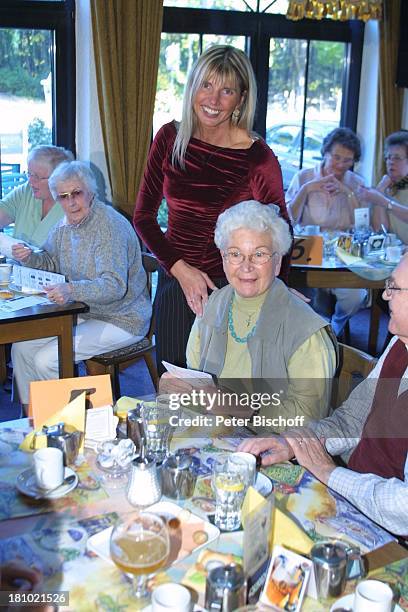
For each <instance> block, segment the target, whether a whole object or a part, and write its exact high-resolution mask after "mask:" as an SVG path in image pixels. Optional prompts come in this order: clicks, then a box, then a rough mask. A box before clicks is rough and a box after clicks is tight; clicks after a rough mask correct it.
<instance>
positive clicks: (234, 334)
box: [228, 294, 258, 344]
mask: <svg viewBox="0 0 408 612" xmlns="http://www.w3.org/2000/svg"><path fill="white" fill-rule="evenodd" d="M234 299H235V297H234V294H232V298H231V301H230V305H229V308H228V329H229V330H230V333H231V336H232V337H233V338H234V340H235V342H240V343H241V344H245V343H246V342H248V340H249V338H252V336H253V335H254V333H255V329H256V326H257V323H258V321H256V323H255V325H254V326H253V328H252V329H251V331H250V332H249V333H248V334H247V335H246V336H244V337H243V338H241V336H238V334H237V332H236V331H235V327H234V320H233V318H232V306H233V303H234Z"/></svg>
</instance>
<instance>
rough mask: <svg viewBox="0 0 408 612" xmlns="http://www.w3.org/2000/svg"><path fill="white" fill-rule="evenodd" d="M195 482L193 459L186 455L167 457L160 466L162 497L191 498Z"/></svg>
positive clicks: (177, 454) (178, 454) (179, 454)
mask: <svg viewBox="0 0 408 612" xmlns="http://www.w3.org/2000/svg"><path fill="white" fill-rule="evenodd" d="M196 480H197V475H196V474H195V472H194V470H193V459H192V457H191V456H190V455H187V454H186V453H176V454H174V455H169V456H168V457H167V458H166V459H165V460H164V462H163V465H162V487H163V495H167V497H170V498H171V499H187V498H189V497H192V495H193V493H194V488H195V484H196Z"/></svg>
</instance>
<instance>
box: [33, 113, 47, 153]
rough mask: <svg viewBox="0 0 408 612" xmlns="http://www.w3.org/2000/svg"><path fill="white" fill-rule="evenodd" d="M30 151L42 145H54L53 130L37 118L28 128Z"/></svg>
mask: <svg viewBox="0 0 408 612" xmlns="http://www.w3.org/2000/svg"><path fill="white" fill-rule="evenodd" d="M28 144H29V151H31V149H33V148H34V147H36V146H37V145H41V144H52V130H50V128H47V127H46V125H45V123H44V121H43V120H42V119H39V118H38V117H36V118H35V119H33V120H32V122H31V123H30V125H29V126H28Z"/></svg>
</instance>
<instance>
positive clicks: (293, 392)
mask: <svg viewBox="0 0 408 612" xmlns="http://www.w3.org/2000/svg"><path fill="white" fill-rule="evenodd" d="M215 243H216V245H217V247H218V248H219V250H220V253H221V257H222V261H223V267H224V272H225V275H226V277H227V279H228V283H229V285H227V286H226V287H224V288H222V289H220V290H219V291H215V292H213V293H212V294H211V296H210V298H209V300H208V303H207V305H206V307H205V309H204V314H203V316H202V317H197V318H196V320H195V322H194V325H193V327H192V330H191V333H190V338H189V341H188V345H187V364H188V366H189V367H191V368H193V369H196V370H201V371H205V372H209V373H210V374H213V375H215V376H217V378H218V379H219V381H220V384H221V386H222V385H223V381H224V383H225V381H226V380H230V381H231V379H234V380H235V381H236V380H237V379H241V380H242V379H247V381H248V382H249V386H250V387H251V390H252V392H257V391H259V390H263V391H265V390H266V389H269V390H274V391H277V392H278V393H279V392H280V391H281V389H285V388H286V392H285V393H284V394H283V395H282V396H281V403H280V405H279V406H276V407H275V408H272V407H271V406H269V407H268V408H267V409H265V411H264V412H265V414H268V413H271V412H272V413H273V414H274V415H275V416H279V415H281V416H282V417H284V418H286V419H288V418H289V419H292V418H295V417H304V420H303V422H304V423H306V422H308V421H309V420H311V419H316V418H320V417H322V416H326V415H327V414H328V411H329V405H330V393H331V380H332V377H333V375H334V373H335V370H336V361H337V344H336V340H335V337H334V335H333V334H332V333H331V330H330V326H328V324H327V321H325V320H324V319H323V318H322V317H320V316H319V315H318V314H317V313H315V312H314V311H313V310H312V309H311V308H310V306H308V305H307V304H306V303H305V302H304V301H303V300H301V299H300V298H299V297H297V296H295V295H294V294H293V293H292V292H291V291H290V290H289V289H288V288H287V287H286V285H285V284H284V283H283V282H282V281H281V280H280V279H279V278H277V276H278V274H279V271H280V266H281V262H282V257H283V256H284V254H285V253H287V251H288V250H289V248H290V245H291V235H290V231H289V226H288V224H287V223H286V221H284V220H283V219H282V218H281V217H280V216H279V215H278V214H277V212H276V210H275V207H274V206H264V205H261V204H260V203H259V202H256V201H246V202H241V203H239V204H236V205H235V206H233V207H232V208H229V209H228V210H227V211H225V212H224V213H222V214H221V215H220V217H219V218H218V221H217V225H216V228H215ZM163 376H164V380H165V381H166V382H163V386H167V387H168V389H170V388H171V382H172V381H171V378H170V376H169V375H166V374H164V375H163ZM249 379H251V380H250V381H249ZM174 382H176V381H174ZM175 386H176V387H177V385H175ZM227 386H228V388H229V387H232V388H235V383H234V382H233V383H232V384H230V383H229V382H228V383H227ZM262 412H263V410H261V413H262ZM289 424H291V425H293V424H294V423H293V422H292V423H289ZM284 428H285V426H284V424H283V423H280V424H276V425H275V426H274V427H272V429H273V430H274V431H279V430H281V429H284Z"/></svg>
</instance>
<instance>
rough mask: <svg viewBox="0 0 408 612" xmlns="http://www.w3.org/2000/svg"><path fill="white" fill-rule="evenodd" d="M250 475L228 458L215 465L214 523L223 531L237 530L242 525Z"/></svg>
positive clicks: (213, 478) (213, 480) (213, 483)
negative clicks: (240, 469)
mask: <svg viewBox="0 0 408 612" xmlns="http://www.w3.org/2000/svg"><path fill="white" fill-rule="evenodd" d="M247 483H248V475H247V472H246V471H245V472H244V473H241V472H240V471H238V470H237V469H236V467H232V466H231V463H230V461H229V460H228V458H225V459H223V460H221V461H220V462H219V463H216V464H215V465H214V470H213V477H212V485H213V489H214V493H215V518H214V523H215V524H216V526H217V527H219V528H220V529H222V530H223V531H235V530H236V529H239V527H240V525H241V506H242V502H243V501H244V495H245V491H246V488H247Z"/></svg>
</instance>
